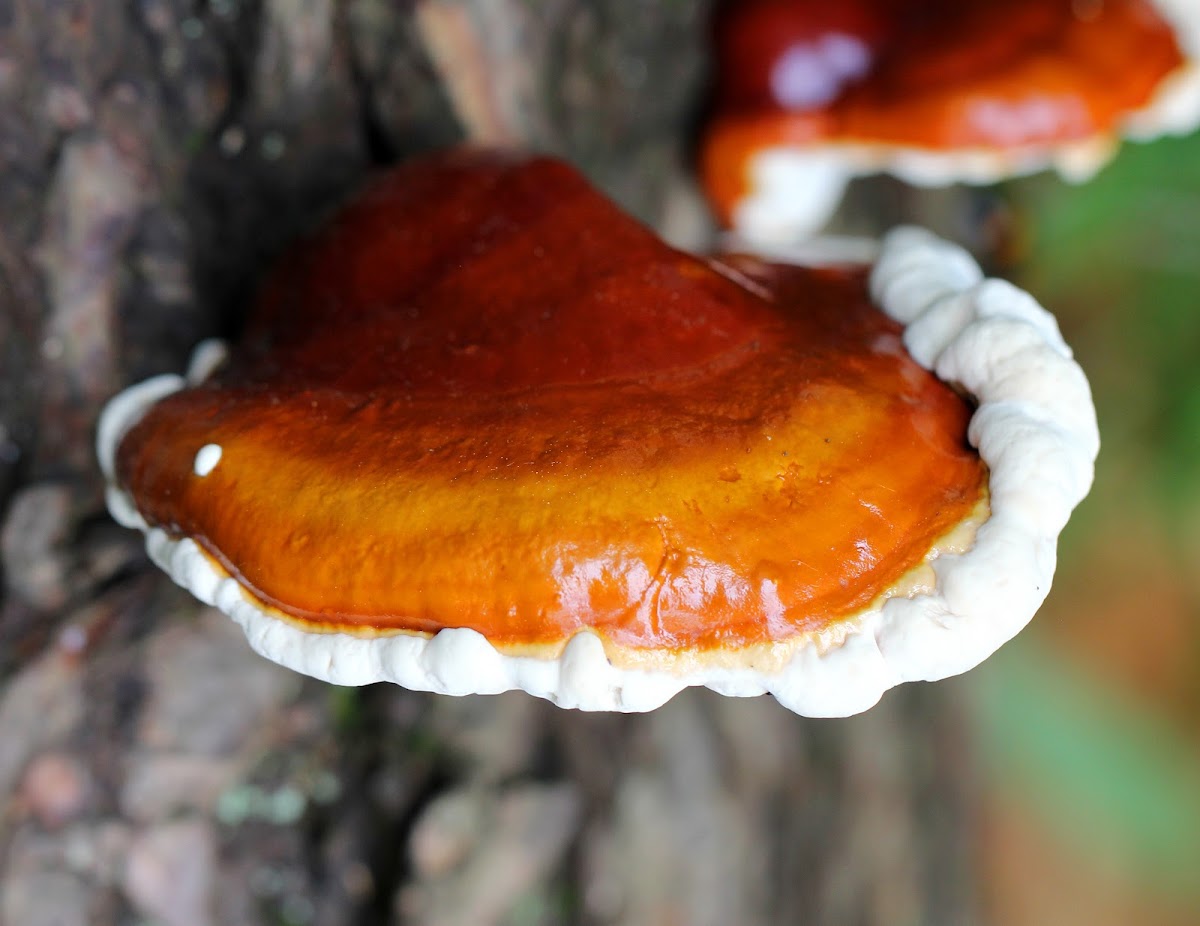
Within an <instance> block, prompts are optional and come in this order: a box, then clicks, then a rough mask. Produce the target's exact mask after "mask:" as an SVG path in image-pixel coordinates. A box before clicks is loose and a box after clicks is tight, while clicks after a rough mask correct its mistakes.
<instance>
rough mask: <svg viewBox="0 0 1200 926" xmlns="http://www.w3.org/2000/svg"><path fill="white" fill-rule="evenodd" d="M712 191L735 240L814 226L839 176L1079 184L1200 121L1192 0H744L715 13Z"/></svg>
mask: <svg viewBox="0 0 1200 926" xmlns="http://www.w3.org/2000/svg"><path fill="white" fill-rule="evenodd" d="M716 44H717V67H718V97H717V101H716V109H715V112H714V116H713V118H712V120H711V122H710V125H709V127H708V130H707V132H706V136H705V139H704V144H703V148H702V154H701V170H702V174H703V179H704V185H705V188H706V189H707V191H708V194H709V198H710V200H711V202H712V203H713V205H714V208H715V209H716V210H717V212H718V215H719V217H720V218H721V220H722V221H723V222H725V223H726V224H727V225H730V226H731V227H732V228H733V229H734V230H735V231H736V232H738V233H739V234H740V235H741V236H742V237H743V238H744V239H745V240H748V241H763V242H771V243H774V242H778V241H780V240H784V239H787V240H791V239H794V238H796V237H802V236H804V235H805V234H809V233H811V232H813V231H815V230H816V229H818V228H820V227H821V226H822V225H824V223H825V222H826V221H827V220H828V218H829V216H830V215H831V213H832V212H833V210H834V208H835V207H836V206H837V203H838V201H839V199H840V198H841V194H842V191H843V189H844V187H845V185H846V183H847V181H848V180H849V179H851V178H853V177H856V176H861V175H864V174H872V173H881V172H886V173H891V174H894V175H895V176H897V177H900V178H901V179H902V180H905V181H907V182H909V183H913V184H916V185H919V186H946V185H949V184H952V183H976V184H978V183H994V182H996V181H999V180H1002V179H1004V178H1006V177H1011V176H1014V175H1018V174H1027V173H1032V172H1035V171H1039V170H1045V169H1047V168H1056V169H1057V170H1058V171H1059V172H1060V173H1061V174H1062V175H1063V176H1064V177H1066V178H1067V179H1070V180H1075V181H1081V180H1085V179H1087V178H1088V177H1090V176H1091V175H1092V174H1093V173H1095V172H1096V170H1098V169H1099V168H1100V167H1101V166H1102V165H1103V164H1104V163H1105V161H1107V160H1108V159H1109V157H1110V156H1111V154H1112V152H1113V150H1114V148H1115V146H1116V144H1117V142H1118V140H1119V139H1120V138H1122V137H1129V138H1134V139H1142V140H1145V139H1149V138H1153V137H1156V136H1158V135H1162V134H1165V133H1176V134H1180V133H1186V132H1190V131H1192V130H1193V129H1195V128H1196V126H1197V124H1200V65H1198V60H1200V4H1198V3H1195V2H1194V0H1103V2H1079V0H965V2H964V0H915V2H914V0H848V2H845V3H824V2H821V0H739V2H736V3H730V4H729V5H728V6H727V7H726V9H725V11H724V14H723V15H722V16H720V17H719V18H718V24H717V31H716Z"/></svg>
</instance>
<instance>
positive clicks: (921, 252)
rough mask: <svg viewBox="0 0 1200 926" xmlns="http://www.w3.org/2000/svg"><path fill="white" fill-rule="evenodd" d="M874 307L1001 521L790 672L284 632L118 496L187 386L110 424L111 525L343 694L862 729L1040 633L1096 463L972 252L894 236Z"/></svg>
mask: <svg viewBox="0 0 1200 926" xmlns="http://www.w3.org/2000/svg"><path fill="white" fill-rule="evenodd" d="M871 292H872V294H873V297H874V299H875V301H876V302H877V303H878V305H879V306H880V307H881V308H882V309H883V310H884V311H885V312H887V313H888V314H889V315H891V316H892V317H893V318H895V319H897V320H898V321H900V322H902V323H903V324H904V325H905V326H906V329H905V334H904V339H905V343H906V345H907V346H908V349H909V351H910V352H911V353H912V355H913V357H914V358H915V359H916V360H917V362H919V363H920V364H922V365H923V366H925V367H927V368H929V369H931V370H933V371H935V372H936V373H937V375H938V376H939V377H941V378H942V379H943V380H945V381H946V382H948V383H951V384H954V385H955V386H957V387H959V388H961V389H963V390H964V391H966V392H967V393H969V394H970V395H971V396H972V397H973V398H974V400H975V401H976V402H977V403H978V408H977V410H976V412H975V414H974V416H973V417H972V419H971V424H970V430H969V439H970V441H971V443H972V444H974V445H975V446H976V447H977V448H978V449H979V453H980V455H981V456H982V458H983V460H984V461H985V462H986V463H987V465H988V467H989V469H990V480H989V490H990V496H991V516H990V517H989V518H988V519H987V521H985V522H984V523H983V524H982V526H981V527H980V528H979V530H978V532H977V534H976V537H975V542H974V544H973V546H972V547H971V548H970V549H969V550H967V552H965V553H962V554H959V555H951V554H943V555H941V556H939V557H938V558H937V559H935V560H934V561H933V563H932V565H933V569H934V571H935V573H936V577H937V582H936V587H935V588H934V589H933V591H932V592H930V593H928V594H919V595H916V596H914V597H911V598H901V597H894V598H891V599H889V600H887V601H886V602H884V604H883V606H882V607H881V608H877V609H875V610H872V611H869V612H867V613H865V614H863V615H860V616H859V617H857V618H855V619H852V620H851V621H850V622H849V632H848V633H846V634H845V636H844V638H841V639H839V640H829V639H826V638H823V637H815V638H814V637H798V638H797V639H796V642H795V643H794V644H793V645H792V647H791V651H790V653H789V655H788V658H787V660H786V662H785V663H784V665H783V668H782V669H780V670H778V671H772V672H764V671H759V670H756V669H755V668H753V667H752V666H744V667H738V668H727V667H717V666H709V667H701V668H699V669H695V670H692V671H685V672H679V673H672V672H667V671H651V670H645V669H636V668H621V667H618V666H615V665H613V664H612V663H611V662H610V660H609V658H608V656H607V655H606V653H605V649H604V644H603V642H602V641H601V640H600V638H599V637H598V636H596V635H595V634H593V633H591V632H589V631H582V632H580V633H577V634H576V635H575V636H574V637H573V638H572V639H571V640H570V641H569V642H568V644H567V645H566V647H565V649H564V650H563V652H562V654H561V655H560V656H559V657H558V658H557V659H540V658H534V657H527V656H509V655H505V654H504V653H501V652H498V651H497V650H496V649H495V648H494V647H493V646H492V645H491V644H490V643H489V642H488V641H487V640H486V639H485V638H484V637H483V636H482V635H481V634H479V633H477V632H476V631H474V630H468V629H447V630H442V631H441V632H439V633H437V634H436V635H433V636H424V635H418V634H407V633H398V634H394V635H391V636H383V637H373V638H367V637H357V636H353V635H350V634H344V633H311V632H307V631H305V630H303V629H301V628H300V627H298V626H297V625H294V624H292V623H290V622H288V621H286V620H282V619H280V618H278V617H276V616H273V615H272V614H270V613H268V612H267V611H265V610H264V609H263V608H262V607H260V606H259V605H258V604H257V603H256V602H255V600H254V599H253V598H252V597H251V596H249V595H248V594H247V593H246V592H245V591H244V590H243V589H242V587H241V586H240V585H239V584H238V583H237V582H236V580H234V579H232V578H230V577H229V576H228V575H226V574H224V573H223V572H221V571H220V570H219V569H218V568H217V567H215V566H214V564H213V561H212V560H211V559H210V558H209V557H208V556H206V555H205V554H204V553H203V552H202V551H201V549H200V547H199V546H197V544H196V543H195V542H194V541H192V540H190V539H186V538H185V539H176V538H172V537H170V536H168V535H167V534H166V533H165V532H164V531H163V530H161V529H159V528H156V527H151V526H149V525H148V524H147V523H146V522H145V520H144V519H143V518H142V517H141V516H140V514H138V512H137V509H136V506H135V505H134V502H133V500H132V499H131V498H130V497H129V495H128V494H127V493H126V492H124V491H123V490H121V489H120V488H119V487H118V486H117V485H116V482H115V477H114V459H115V456H116V450H117V446H118V445H119V443H120V441H121V438H122V437H123V436H124V434H125V433H126V432H127V431H128V430H129V428H131V427H132V426H133V425H134V424H136V423H137V421H138V420H139V419H140V418H141V417H142V415H143V414H145V412H146V410H147V409H148V408H149V407H150V406H151V405H153V404H154V403H155V402H156V401H158V400H159V399H160V398H162V397H164V396H165V395H169V394H170V393H171V392H174V391H175V390H176V389H180V388H183V386H184V385H185V380H184V379H183V378H181V377H177V376H162V377H156V378H155V379H152V380H149V381H147V382H145V383H141V384H139V385H136V386H133V387H131V388H130V389H127V390H126V391H125V392H123V393H121V394H120V395H118V396H116V397H115V398H114V399H113V400H112V401H111V402H109V404H108V406H107V407H106V409H105V411H104V414H103V415H102V417H101V420H100V425H99V431H98V435H97V450H98V454H99V457H100V464H101V467H102V469H103V471H104V474H105V477H106V478H107V480H108V484H109V490H108V504H109V509H110V511H111V512H112V514H113V516H114V517H115V518H116V519H117V520H118V521H119V522H120V523H122V524H125V525H127V526H130V527H137V528H139V529H141V530H142V531H144V532H145V534H146V548H147V551H148V552H149V555H150V557H151V559H153V560H154V562H155V563H156V564H158V565H159V566H160V567H161V568H162V569H163V570H165V571H166V572H167V573H168V574H169V575H170V576H171V578H172V579H174V580H175V581H176V582H177V583H179V584H180V585H182V586H183V587H185V588H187V589H189V590H190V591H191V592H192V593H193V594H194V595H196V597H197V598H199V599H200V600H201V601H203V602H205V603H206V604H209V605H213V606H215V607H217V608H219V609H220V610H222V611H224V612H225V613H226V614H228V615H229V616H230V617H232V618H233V620H235V621H236V622H237V623H238V624H239V625H240V626H241V627H242V629H243V630H244V631H245V633H246V637H247V639H248V640H249V642H250V645H251V646H252V647H253V648H254V649H255V650H256V651H257V652H259V653H261V654H262V655H263V656H265V657H267V658H268V659H272V660H274V661H275V662H278V663H280V664H282V665H284V666H287V667H288V668H291V669H294V670H296V671H298V672H303V673H305V674H306V675H311V676H314V677H316V678H319V679H323V680H325V681H328V682H332V683H334V684H338V685H364V684H368V683H371V682H378V681H390V682H395V683H397V684H400V685H403V686H404V687H406V688H411V689H415V690H421V691H433V692H440V693H442V694H451V695H465V694H495V693H499V692H502V691H508V690H511V689H521V690H523V691H526V692H528V693H529V694H532V695H535V696H537V697H540V698H546V699H548V700H550V701H553V702H554V703H556V704H558V705H560V706H562V707H570V708H579V709H582V710H612V711H648V710H653V709H654V708H656V707H658V706H660V705H661V704H663V703H665V702H666V701H667V700H669V699H670V698H671V697H672V696H673V695H675V694H676V693H678V692H679V691H680V690H682V689H683V688H686V687H689V686H697V685H703V686H707V687H709V688H712V689H714V690H715V691H718V692H720V693H722V694H726V695H732V696H740V697H748V696H755V695H761V694H766V693H769V694H771V695H773V696H774V697H775V698H776V699H778V700H779V702H780V703H781V704H783V705H784V706H785V707H787V708H789V709H791V710H793V711H795V712H796V713H798V714H803V715H807V716H814V717H836V716H847V715H850V714H854V713H858V712H860V711H863V710H866V709H867V708H869V707H871V706H872V705H873V704H875V702H876V701H878V700H879V698H880V696H881V695H882V694H883V693H884V692H885V691H886V690H888V689H889V688H892V687H893V686H895V685H898V684H900V683H902V682H909V681H918V680H925V681H932V680H936V679H940V678H945V677H947V676H950V675H955V674H957V673H960V672H964V671H966V670H967V669H970V668H972V667H973V666H975V665H976V664H978V663H979V662H981V661H982V660H983V659H985V658H986V657H987V656H988V655H989V654H990V653H992V652H993V651H995V650H996V649H997V648H998V647H999V646H1000V645H1001V644H1003V643H1004V642H1005V641H1007V640H1008V639H1009V638H1011V637H1012V636H1014V635H1015V634H1016V633H1017V632H1018V631H1019V630H1020V629H1021V628H1022V627H1024V626H1025V624H1026V623H1027V622H1028V621H1029V619H1030V618H1031V617H1032V616H1033V614H1034V612H1035V611H1036V610H1037V609H1038V607H1039V606H1040V605H1041V603H1042V601H1043V600H1044V598H1045V597H1046V594H1047V592H1048V591H1049V589H1050V581H1051V578H1052V577H1053V574H1054V567H1055V561H1056V552H1055V551H1056V541H1057V537H1058V534H1059V532H1060V531H1061V530H1062V528H1063V526H1064V525H1065V523H1066V521H1067V517H1068V515H1069V514H1070V512H1071V509H1072V508H1074V506H1075V505H1076V504H1077V503H1078V502H1079V501H1080V499H1082V498H1083V496H1084V495H1085V494H1086V493H1087V491H1088V488H1089V487H1090V485H1091V481H1092V470H1093V462H1094V460H1095V457H1096V453H1097V451H1098V449H1099V435H1098V432H1097V428H1096V418H1095V411H1094V408H1093V406H1092V400H1091V394H1090V390H1089V388H1088V383H1087V380H1086V378H1085V377H1084V375H1083V372H1082V370H1081V369H1080V368H1079V366H1078V364H1076V363H1075V361H1074V360H1073V359H1072V357H1071V352H1070V349H1069V348H1068V347H1067V346H1066V344H1065V343H1064V342H1063V340H1062V336H1061V335H1060V334H1059V331H1058V326H1057V324H1056V322H1055V321H1054V318H1053V317H1052V316H1051V315H1050V314H1049V313H1048V312H1046V311H1045V310H1044V309H1043V308H1041V307H1040V306H1039V305H1038V304H1037V303H1036V302H1035V301H1034V300H1033V299H1032V298H1031V297H1030V296H1029V295H1027V294H1026V293H1024V292H1022V291H1021V290H1019V289H1017V288H1016V287H1014V286H1012V285H1010V284H1008V283H1005V282H1003V281H1000V280H990V279H984V278H983V274H982V272H981V271H980V269H979V266H978V265H977V264H976V263H975V261H974V260H973V259H972V258H971V256H970V255H969V254H967V252H966V251H964V250H962V249H961V248H959V247H957V246H955V245H952V244H949V243H947V242H945V241H942V240H940V239H938V238H936V237H934V236H933V235H931V234H930V233H928V232H925V231H923V230H920V229H916V228H901V229H897V230H896V231H893V232H892V233H891V234H889V235H888V236H887V237H886V238H885V239H884V240H883V242H882V246H881V248H880V254H879V259H878V261H877V263H876V264H875V267H874V269H873V271H872V273H871ZM206 349H209V348H206ZM193 381H194V380H193Z"/></svg>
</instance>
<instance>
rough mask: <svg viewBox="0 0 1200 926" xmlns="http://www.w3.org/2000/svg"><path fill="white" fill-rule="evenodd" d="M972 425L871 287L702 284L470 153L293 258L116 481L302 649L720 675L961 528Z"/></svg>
mask: <svg viewBox="0 0 1200 926" xmlns="http://www.w3.org/2000/svg"><path fill="white" fill-rule="evenodd" d="M718 271H719V272H718ZM736 280H744V281H748V282H750V284H751V285H750V286H749V287H746V286H743V285H740V284H739V283H738V282H736ZM760 292H762V293H768V294H769V297H768V298H764V297H763V296H761V295H759V294H758V293H760ZM969 413H970V409H969V407H968V406H967V404H966V403H964V402H963V401H962V400H960V399H959V398H958V397H957V396H956V395H955V394H954V393H953V392H952V391H951V390H949V389H948V388H946V387H945V386H943V385H942V384H940V383H939V382H937V381H936V380H935V379H934V378H933V377H932V376H930V375H929V374H928V373H926V372H925V371H923V370H921V369H920V368H919V367H917V366H916V364H915V363H913V362H912V361H911V360H910V359H909V358H908V357H907V355H906V353H905V352H904V350H903V348H902V346H901V342H900V337H899V329H898V327H897V326H896V325H895V324H894V323H892V322H891V321H890V320H888V319H886V318H885V317H884V316H882V315H881V314H880V313H878V312H877V311H875V310H874V309H873V308H872V307H871V306H870V305H869V304H868V302H867V298H866V293H865V279H864V275H863V273H862V272H861V271H839V270H820V271H814V270H805V269H798V268H790V267H774V266H768V265H764V264H760V263H758V262H756V261H754V260H751V259H745V258H742V259H738V258H731V259H730V260H729V263H728V265H717V266H716V269H714V266H711V265H709V264H706V263H705V262H702V261H700V260H697V259H694V258H691V257H689V256H687V255H684V254H681V253H679V252H676V251H673V250H671V249H669V248H667V247H666V246H664V245H662V244H660V243H659V242H658V241H657V239H655V238H654V237H653V236H652V235H651V234H650V233H649V232H647V231H646V230H645V229H643V228H642V227H641V226H639V225H637V224H636V223H634V222H633V221H632V220H629V219H627V218H625V217H624V216H623V215H621V214H620V213H619V212H618V211H617V210H616V209H615V207H613V206H611V205H610V204H609V203H607V202H606V201H605V200H604V199H602V198H601V197H600V196H599V195H598V194H596V193H595V192H593V191H592V190H591V189H590V188H589V187H587V186H586V184H585V183H584V182H583V181H582V180H581V179H580V178H579V177H578V176H577V175H576V174H575V173H574V172H573V171H571V170H569V169H568V168H566V167H564V166H562V165H560V164H558V163H556V162H551V161H546V160H534V161H529V162H521V161H514V160H511V159H506V158H500V157H498V156H495V155H467V154H460V155H458V156H456V157H452V158H449V159H441V160H435V161H426V162H422V163H417V164H412V165H409V166H406V167H402V168H400V169H398V170H395V171H393V172H392V173H390V174H389V175H387V176H386V177H384V178H382V179H381V180H380V181H379V182H378V183H377V184H375V186H373V187H372V188H371V190H370V191H369V192H368V193H367V194H366V195H365V196H364V197H363V198H362V199H360V200H359V201H358V202H357V204H355V205H353V206H351V207H350V208H349V210H347V211H346V212H344V213H343V214H342V215H341V216H340V217H339V218H338V219H337V220H336V221H335V222H334V223H333V224H332V225H330V226H328V227H327V228H326V229H325V230H324V231H323V232H322V233H321V234H320V235H319V236H318V237H316V238H314V239H312V240H311V241H309V242H308V243H307V244H304V245H301V246H299V247H298V248H297V249H296V250H294V251H293V252H292V253H291V255H290V256H289V257H288V258H287V260H286V262H285V263H283V264H282V265H281V266H280V268H279V269H278V270H277V271H276V272H275V273H274V274H273V276H272V277H271V278H270V280H269V281H268V284H267V286H266V287H265V290H264V294H263V297H262V299H261V301H260V305H259V307H258V310H257V313H256V317H255V319H254V320H253V321H252V323H251V325H250V328H249V330H248V332H247V337H246V340H245V342H244V343H243V345H242V346H241V347H240V348H239V349H238V350H237V351H236V352H235V355H234V359H233V362H232V364H231V366H230V367H229V368H227V369H226V370H224V371H223V372H221V373H220V374H218V375H217V377H216V378H215V379H214V380H212V381H210V382H209V383H207V384H205V385H203V386H200V387H197V388H193V389H190V390H187V391H185V392H182V393H179V394H176V395H174V396H171V397H170V398H168V399H166V400H165V401H163V402H162V403H160V404H159V405H157V406H156V407H155V408H153V409H152V410H151V412H150V413H149V414H148V415H147V417H146V418H145V419H144V420H143V421H142V422H141V423H140V424H139V425H138V426H136V427H135V428H134V429H133V431H131V432H130V434H129V435H128V436H127V437H126V439H125V440H124V441H123V443H122V445H121V447H120V450H119V454H118V477H119V479H120V481H121V482H122V484H123V485H125V486H126V487H127V488H128V489H129V490H130V491H131V492H132V493H133V494H134V496H135V498H136V499H137V503H138V507H139V508H140V510H141V511H142V512H143V514H144V515H145V516H146V517H147V519H148V520H150V521H151V522H152V523H155V524H158V525H160V526H163V527H165V528H166V529H167V530H168V531H169V532H171V533H173V534H176V535H180V534H186V535H190V536H194V537H196V538H197V539H198V541H199V542H200V543H201V544H202V546H203V547H204V548H205V549H207V550H208V551H209V552H210V553H211V554H212V555H213V556H214V558H216V559H217V560H218V561H219V562H221V563H222V564H223V565H224V566H225V568H226V569H227V570H229V571H230V573H231V574H233V575H235V576H237V577H239V579H240V580H242V581H243V583H244V584H245V585H246V586H247V587H248V588H249V589H251V590H252V591H253V593H254V594H255V595H256V596H258V597H259V598H260V600H262V601H263V602H265V603H267V604H269V605H272V606H274V607H276V608H278V609H280V610H282V611H284V612H285V613H287V614H289V615H291V616H292V617H294V618H296V619H299V620H301V621H302V622H305V623H309V624H312V625H314V626H316V627H320V628H326V629H332V628H338V629H349V630H353V631H356V632H364V633H374V632H379V631H384V632H386V631H390V630H396V629H404V630H415V631H436V630H438V629H440V628H442V627H447V626H465V627H473V628H475V629H478V630H480V631H482V632H484V633H485V634H487V635H488V636H489V637H490V638H491V639H493V641H494V642H497V643H498V644H500V645H501V646H503V647H505V648H507V649H509V650H511V651H522V650H523V649H524V650H528V649H531V648H537V647H545V646H551V647H552V646H553V645H555V644H556V643H557V641H559V640H561V639H562V638H563V637H564V636H568V635H570V634H571V633H572V632H574V631H576V630H578V629H580V628H583V627H591V628H594V629H596V630H597V632H598V633H600V635H601V636H602V637H604V638H605V639H607V640H611V641H613V642H615V643H617V644H619V645H621V646H625V647H630V648H635V649H636V648H640V647H650V646H665V647H670V648H685V647H690V648H700V649H705V648H712V647H738V646H745V645H749V644H754V643H762V642H770V641H773V640H781V639H786V638H787V637H788V636H791V635H794V634H795V633H797V632H803V631H809V630H816V629H821V628H823V627H827V626H829V625H830V624H831V623H833V622H835V621H837V620H838V619H839V618H842V617H844V616H846V615H847V614H849V613H852V612H854V611H857V610H859V609H861V608H862V607H864V606H866V605H867V604H869V603H870V602H871V601H872V599H874V598H875V597H876V596H878V595H879V594H880V593H881V592H882V591H884V590H885V589H887V588H888V587H889V586H890V585H891V584H892V583H894V582H895V581H896V580H897V579H898V578H899V577H900V576H901V575H903V574H904V573H905V572H906V571H908V570H909V569H910V568H911V567H913V566H914V565H916V564H918V563H920V562H921V561H922V559H923V558H924V556H925V554H926V552H927V551H928V550H929V549H930V548H931V546H932V545H933V543H934V541H935V540H936V539H937V538H938V537H940V536H941V535H942V534H944V533H945V532H946V531H947V530H948V529H949V528H951V527H952V526H953V525H955V524H956V523H958V522H959V521H960V520H962V519H963V518H964V517H965V516H966V515H967V514H968V513H969V512H970V511H971V509H972V508H973V507H974V506H975V505H976V503H977V502H978V500H979V498H980V494H981V491H982V488H983V483H984V481H985V475H984V470H983V467H982V464H981V463H980V461H979V459H978V457H977V456H976V455H975V454H974V452H973V451H971V450H970V449H969V448H967V447H966V446H965V438H964V434H965V429H966V423H967V419H968V416H969ZM208 444H216V445H219V446H220V447H221V448H222V450H221V456H220V460H219V462H218V463H217V465H216V466H215V468H213V470H212V471H211V472H210V473H209V474H208V475H206V476H197V475H196V473H195V471H194V469H193V461H194V458H195V455H196V453H197V451H198V450H199V449H200V448H201V447H203V446H205V445H208Z"/></svg>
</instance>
